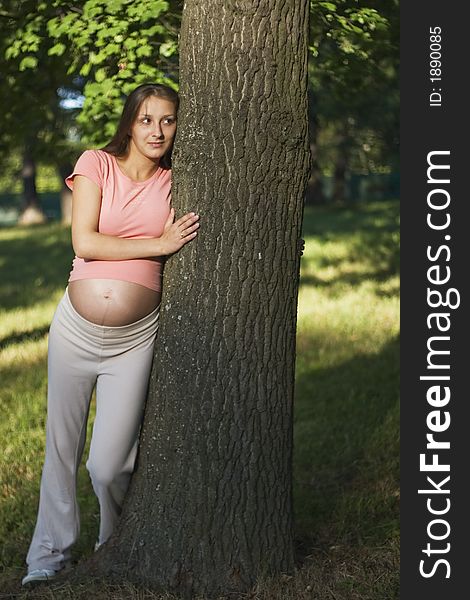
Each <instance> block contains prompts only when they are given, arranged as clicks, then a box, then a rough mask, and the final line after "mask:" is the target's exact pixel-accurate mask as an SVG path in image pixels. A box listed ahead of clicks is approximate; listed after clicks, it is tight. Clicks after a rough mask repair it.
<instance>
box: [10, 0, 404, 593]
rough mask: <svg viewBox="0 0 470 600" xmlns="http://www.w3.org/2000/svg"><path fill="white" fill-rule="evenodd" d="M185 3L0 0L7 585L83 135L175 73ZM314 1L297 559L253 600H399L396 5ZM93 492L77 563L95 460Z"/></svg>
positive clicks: (40, 429)
mask: <svg viewBox="0 0 470 600" xmlns="http://www.w3.org/2000/svg"><path fill="white" fill-rule="evenodd" d="M181 5H182V3H180V2H161V1H155V0H153V1H146V2H144V1H139V0H137V1H134V2H126V1H125V0H114V1H109V2H106V3H104V2H100V1H98V0H91V1H90V0H88V1H86V2H82V3H76V2H64V1H62V0H56V1H54V2H49V3H42V2H28V1H23V2H15V3H13V2H4V1H1V2H0V25H1V28H2V36H1V39H0V49H1V51H0V63H1V69H0V94H1V102H2V111H1V114H0V166H1V175H0V224H1V226H0V317H1V320H0V369H1V391H0V394H1V396H0V406H1V410H2V415H3V419H2V423H1V431H0V434H1V439H2V451H1V456H0V479H1V496H0V501H1V506H0V541H1V554H0V565H1V573H0V594H1V593H2V592H3V591H4V590H5V594H13V593H16V592H17V585H18V580H19V579H20V578H21V576H22V574H23V572H24V557H25V554H26V551H27V548H28V545H29V541H30V538H31V534H32V529H33V527H34V523H35V517H36V507H37V494H38V488H39V477H40V470H41V466H42V460H43V450H44V424H45V396H46V383H47V380H46V351H47V331H48V325H49V323H50V320H51V318H52V314H53V311H54V309H55V306H56V304H57V302H58V300H59V299H60V297H61V295H62V293H63V289H64V287H65V285H66V281H67V277H68V272H69V270H70V263H71V260H72V258H73V254H72V249H71V245H70V230H69V226H68V224H67V219H68V215H69V205H70V196H69V195H68V192H67V190H66V189H64V186H63V176H64V175H65V174H67V173H69V172H70V171H71V167H72V165H73V162H74V161H75V160H76V158H77V156H78V155H79V154H80V152H81V151H82V150H83V149H84V148H88V147H96V146H100V145H103V144H104V142H105V141H107V140H108V139H109V137H110V136H111V134H112V132H113V127H114V126H115V123H116V120H117V118H118V116H119V113H120V110H121V106H122V104H121V96H122V94H123V93H124V94H126V93H128V92H129V91H130V90H131V89H132V88H133V87H135V85H136V84H139V83H143V82H147V81H161V82H164V83H167V84H169V85H172V86H173V87H175V88H177V81H178V31H179V22H180V15H181V8H182V6H181ZM310 9H311V17H310V28H311V35H310V49H309V59H310V60H309V122H310V146H311V152H312V158H313V160H312V172H311V177H310V181H309V185H308V189H307V193H306V207H305V215H304V229H303V231H304V238H305V242H306V244H305V251H304V255H303V257H302V261H301V281H300V291H299V312H298V335H297V370H296V398H295V416H294V432H295V433H294V435H295V447H294V474H293V475H294V511H295V524H296V525H295V526H296V551H297V557H298V572H297V574H296V575H295V577H285V578H282V579H279V580H276V581H270V582H260V584H259V586H258V588H257V589H256V590H255V591H254V594H255V595H254V596H252V597H259V598H320V599H322V600H323V599H325V600H326V599H329V598H332V599H333V598H334V599H343V598H344V599H356V598H361V599H368V598H370V599H371V600H372V599H374V600H379V599H382V598H383V599H384V600H385V599H387V600H390V599H392V598H396V597H397V596H398V500H399V489H398V485H399V484H398V420H399V419H398V331H399V330H398V293H399V280H398V186H399V178H398V174H397V165H398V141H397V136H398V83H397V77H398V39H399V32H398V18H399V15H398V4H397V2H395V1H394V0H389V1H384V0H382V1H380V2H373V3H368V2H365V1H363V0H360V1H354V0H353V1H339V2H318V1H312V2H311V3H310ZM91 425H92V422H91V421H90V425H89V427H90V428H91ZM89 437H90V436H88V439H89ZM85 454H86V452H85ZM79 500H80V506H81V513H82V533H81V537H80V541H79V543H78V545H77V548H76V556H77V558H80V557H82V556H87V555H89V554H90V553H91V552H92V548H93V544H94V540H95V538H96V530H97V518H98V514H97V505H96V502H95V499H94V495H93V493H92V490H91V485H90V483H89V480H88V476H87V473H86V471H85V469H84V468H83V467H82V470H81V472H80V481H79ZM42 593H43V594H44V597H52V596H49V595H48V592H47V590H44V591H43V592H42ZM90 593H91V592H90V589H89V588H88V589H87V588H86V586H84V587H83V588H81V589H78V588H77V589H75V590H72V589H69V590H64V592H63V597H71V598H72V597H81V595H85V594H87V595H90ZM139 594H143V595H141V596H139ZM144 594H147V595H148V597H158V596H156V595H155V596H153V595H152V593H151V592H150V591H149V592H143V591H140V592H138V591H137V590H132V589H131V587H129V588H128V589H117V588H113V586H112V585H111V584H109V586H108V588H106V586H105V587H104V588H100V591H96V592H95V596H96V597H103V598H106V597H109V598H111V597H123V598H126V597H147V595H144ZM133 595H134V596H133ZM0 597H1V596H0ZM7 597H8V596H7ZM17 597H18V596H17ZM25 597H26V596H25Z"/></svg>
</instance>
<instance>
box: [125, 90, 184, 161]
mask: <svg viewBox="0 0 470 600" xmlns="http://www.w3.org/2000/svg"><path fill="white" fill-rule="evenodd" d="M175 134H176V107H175V105H174V104H173V102H171V100H166V99H165V98H157V97H155V96H150V97H149V98H147V99H146V100H144V101H143V102H142V104H141V105H140V108H139V110H138V111H137V118H136V120H135V121H134V124H133V125H132V129H131V142H130V145H129V153H130V154H132V153H135V152H137V153H138V154H141V155H142V156H145V157H146V158H148V159H150V160H153V161H156V160H157V159H160V158H162V156H164V155H165V154H166V153H167V152H168V150H170V148H171V146H172V144H173V139H174V137H175Z"/></svg>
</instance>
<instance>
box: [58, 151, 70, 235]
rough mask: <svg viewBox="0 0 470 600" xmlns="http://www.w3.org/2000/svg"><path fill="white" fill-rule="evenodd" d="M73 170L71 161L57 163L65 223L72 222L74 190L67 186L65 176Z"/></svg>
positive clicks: (61, 210) (62, 213) (62, 214)
mask: <svg viewBox="0 0 470 600" xmlns="http://www.w3.org/2000/svg"><path fill="white" fill-rule="evenodd" d="M72 171H73V166H72V165H71V164H70V163H69V162H65V163H61V164H59V165H57V173H58V174H59V179H60V184H61V188H60V218H61V221H62V224H63V225H71V224H72V191H71V190H70V189H69V188H68V187H67V185H66V183H65V178H66V177H67V175H69V174H70V173H71V172H72Z"/></svg>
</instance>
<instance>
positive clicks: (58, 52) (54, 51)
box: [47, 42, 66, 56]
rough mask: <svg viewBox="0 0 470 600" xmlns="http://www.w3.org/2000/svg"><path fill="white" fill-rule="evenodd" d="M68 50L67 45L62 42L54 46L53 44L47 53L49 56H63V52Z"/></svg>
mask: <svg viewBox="0 0 470 600" xmlns="http://www.w3.org/2000/svg"><path fill="white" fill-rule="evenodd" d="M65 50H66V45H65V44H62V43H61V42H59V43H57V44H55V45H54V46H52V48H49V50H48V52H47V54H48V55H49V56H54V55H55V56H62V54H63V53H64V52H65Z"/></svg>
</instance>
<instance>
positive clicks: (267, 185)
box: [87, 0, 310, 597]
mask: <svg viewBox="0 0 470 600" xmlns="http://www.w3.org/2000/svg"><path fill="white" fill-rule="evenodd" d="M308 15H309V4H308V2H307V1H306V0H304V1H301V2H299V1H298V0H290V1H286V0H258V1H256V2H255V1H254V0H253V1H250V0H230V1H227V2H221V1H218V0H204V1H202V0H187V1H186V2H185V8H184V13H183V22H182V29H181V49H180V56H181V89H180V92H181V107H180V112H179V116H178V134H177V143H176V147H175V151H174V155H173V156H174V165H173V166H174V169H173V204H174V205H175V207H176V209H177V214H179V215H181V214H183V213H184V212H186V211H189V210H194V211H196V212H197V213H198V214H200V215H201V227H200V233H199V235H198V237H197V239H196V240H194V241H192V242H191V243H189V244H188V245H187V246H185V247H184V248H183V250H182V251H181V252H179V253H178V254H176V255H175V256H174V257H172V258H170V259H169V261H168V264H167V266H166V269H165V283H164V295H163V299H162V309H161V313H160V314H161V321H160V330H159V334H158V340H157V344H156V353H155V361H154V367H153V371H152V376H151V381H150V392H149V398H148V402H147V407H146V412H145V417H144V425H143V430H142V434H141V441H140V451H139V459H138V466H137V472H136V474H135V476H134V477H133V480H132V483H131V487H130V490H129V493H128V495H127V498H126V503H125V506H124V510H123V514H122V517H121V520H120V523H119V525H118V527H117V530H116V532H115V534H114V535H113V536H112V538H111V539H110V540H109V542H108V543H107V544H105V545H104V547H103V548H102V549H100V551H99V552H98V553H97V554H96V556H95V560H94V561H92V563H93V562H94V563H96V570H94V572H95V573H97V574H105V575H107V576H111V577H114V578H116V577H127V578H128V579H131V580H137V581H140V582H145V583H146V584H148V585H149V584H150V585H152V586H153V587H154V588H155V589H165V590H168V591H172V592H177V593H180V594H185V595H186V596H187V597H192V596H193V595H194V594H206V595H207V596H213V595H215V594H218V593H228V592H232V591H246V590H247V589H249V588H250V587H251V586H252V585H253V584H254V582H255V581H256V579H257V578H258V577H259V576H262V575H264V574H274V573H280V572H291V571H292V570H293V567H294V560H293V543H292V518H293V514H292V486H291V479H292V466H291V463H292V425H293V423H292V408H293V391H294V363H295V333H296V314H297V292H298V282H299V265H300V252H299V246H300V243H301V242H300V236H301V225H302V212H303V199H304V193H305V188H306V184H307V180H308V175H309V160H310V157H309V144H308V118H307V35H308ZM87 569H88V572H93V564H92V565H91V567H90V565H88V567H87Z"/></svg>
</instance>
